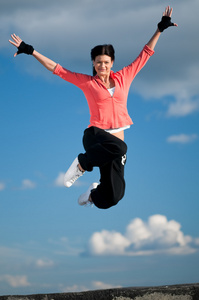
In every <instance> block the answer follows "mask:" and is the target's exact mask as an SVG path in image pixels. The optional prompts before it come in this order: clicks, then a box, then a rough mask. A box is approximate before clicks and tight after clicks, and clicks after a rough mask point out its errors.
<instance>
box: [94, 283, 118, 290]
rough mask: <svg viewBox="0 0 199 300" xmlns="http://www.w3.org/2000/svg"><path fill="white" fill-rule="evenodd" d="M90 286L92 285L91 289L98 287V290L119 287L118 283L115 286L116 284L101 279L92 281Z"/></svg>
mask: <svg viewBox="0 0 199 300" xmlns="http://www.w3.org/2000/svg"><path fill="white" fill-rule="evenodd" d="M92 286H93V289H98V290H105V289H114V288H121V286H120V285H117V286H116V285H113V284H109V283H104V282H102V281H93V282H92Z"/></svg>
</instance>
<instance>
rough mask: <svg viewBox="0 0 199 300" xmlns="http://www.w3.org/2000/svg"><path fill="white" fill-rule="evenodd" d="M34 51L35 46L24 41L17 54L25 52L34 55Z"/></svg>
mask: <svg viewBox="0 0 199 300" xmlns="http://www.w3.org/2000/svg"><path fill="white" fill-rule="evenodd" d="M33 51H34V48H33V46H31V45H28V44H26V43H24V42H23V41H22V42H21V44H20V45H19V47H18V51H17V54H20V53H25V54H29V55H32V54H33Z"/></svg>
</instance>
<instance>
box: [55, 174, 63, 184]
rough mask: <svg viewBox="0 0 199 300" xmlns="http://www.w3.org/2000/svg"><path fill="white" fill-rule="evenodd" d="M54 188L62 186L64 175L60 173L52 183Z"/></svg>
mask: <svg viewBox="0 0 199 300" xmlns="http://www.w3.org/2000/svg"><path fill="white" fill-rule="evenodd" d="M54 184H55V186H59V187H62V186H64V173H63V172H60V173H59V175H58V176H57V178H56V179H55V181H54Z"/></svg>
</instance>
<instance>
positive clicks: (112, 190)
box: [9, 6, 177, 209]
mask: <svg viewBox="0 0 199 300" xmlns="http://www.w3.org/2000/svg"><path fill="white" fill-rule="evenodd" d="M171 15H172V8H170V7H169V6H167V7H166V9H165V11H164V13H163V16H162V19H161V21H160V22H159V23H158V26H157V30H156V31H155V33H154V35H153V36H152V38H151V39H150V40H149V42H148V43H147V44H146V45H145V46H144V48H143V50H142V51H141V52H140V54H139V56H138V57H137V58H136V59H135V60H134V61H133V62H132V63H131V64H130V65H128V66H127V67H124V68H123V69H122V70H120V71H118V72H115V73H114V72H113V71H112V70H111V68H112V66H113V63H114V59H115V51H114V48H113V46H112V45H110V44H108V45H107V44H106V45H98V46H96V47H94V48H93V49H92V50H91V60H92V62H93V76H90V75H85V74H80V73H75V72H71V71H69V70H67V69H65V68H63V67H62V66H60V65H59V64H57V63H55V62H54V61H52V60H50V59H49V58H47V57H45V56H43V55H42V54H40V53H39V52H37V51H36V50H34V48H33V47H32V46H31V45H28V44H26V43H24V42H23V41H22V40H21V39H20V37H19V36H17V35H15V34H12V35H11V37H12V40H9V42H10V43H11V44H13V45H14V46H16V47H17V48H18V51H17V52H16V53H15V54H14V56H16V55H18V54H20V53H25V54H30V55H33V56H34V57H35V58H36V59H37V60H38V61H39V62H40V63H41V64H42V65H43V66H44V67H45V68H47V69H48V70H49V71H51V72H53V74H55V75H58V76H60V77H61V78H63V79H64V80H66V81H68V82H70V83H72V84H74V85H76V86H77V87H78V88H80V89H81V90H82V91H83V93H84V95H85V97H86V100H87V102H88V106H89V111H90V124H89V125H88V128H87V129H86V130H85V131H84V136H83V145H84V149H85V153H80V154H79V155H78V157H77V158H75V160H74V162H73V163H72V165H71V166H70V167H69V169H68V171H67V172H66V174H65V176H64V185H65V186H66V187H70V186H71V185H72V184H73V183H74V182H75V181H76V180H77V179H78V178H79V177H80V176H82V175H83V174H84V173H85V171H88V172H91V171H92V170H93V167H99V170H100V183H93V184H92V185H91V186H90V187H89V189H88V190H87V192H86V193H84V194H83V195H81V196H80V197H79V199H78V202H79V204H80V205H88V204H94V205H95V206H97V207H98V208H101V209H107V208H110V207H111V206H114V205H116V204H117V203H118V202H119V201H120V200H121V199H122V198H123V196H124V192H125V181H124V165H125V162H126V152H127V145H126V143H125V142H124V130H125V129H127V128H129V127H130V126H131V125H132V124H133V122H132V120H131V118H130V116H129V114H128V111H127V97H128V92H129V88H130V85H131V83H132V81H133V79H134V78H135V76H136V75H137V74H138V72H139V71H140V70H141V69H142V68H143V67H144V65H145V64H146V62H147V61H148V59H149V58H150V56H152V55H153V54H154V48H155V45H156V43H157V41H158V39H159V37H160V34H161V32H163V31H164V30H165V29H167V28H168V27H170V26H177V24H176V23H172V22H171Z"/></svg>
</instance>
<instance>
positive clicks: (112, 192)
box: [78, 127, 127, 209]
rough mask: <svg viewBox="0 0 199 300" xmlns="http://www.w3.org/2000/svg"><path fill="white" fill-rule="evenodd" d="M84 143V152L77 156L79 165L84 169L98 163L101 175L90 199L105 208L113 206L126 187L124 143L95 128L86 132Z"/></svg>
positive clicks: (125, 147)
mask: <svg viewBox="0 0 199 300" xmlns="http://www.w3.org/2000/svg"><path fill="white" fill-rule="evenodd" d="M83 143H84V147H85V150H86V152H85V153H84V154H80V155H79V156H78V160H79V162H80V165H81V166H82V168H83V169H85V170H87V171H91V170H92V169H93V167H94V166H98V167H99V168H100V174H101V179H100V185H98V186H97V188H96V189H93V190H92V191H91V199H92V202H93V203H94V204H95V205H96V206H97V207H99V208H104V209H105V208H109V207H111V206H113V205H116V204H117V203H118V201H119V200H121V199H122V197H123V196H124V190H125V181H124V165H125V161H126V151H127V146H126V144H125V143H124V142H123V141H122V140H120V139H118V138H116V137H114V136H113V135H111V134H109V133H107V132H105V131H104V130H102V129H99V128H96V127H92V128H89V129H87V130H86V131H85V134H84V139H83Z"/></svg>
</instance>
